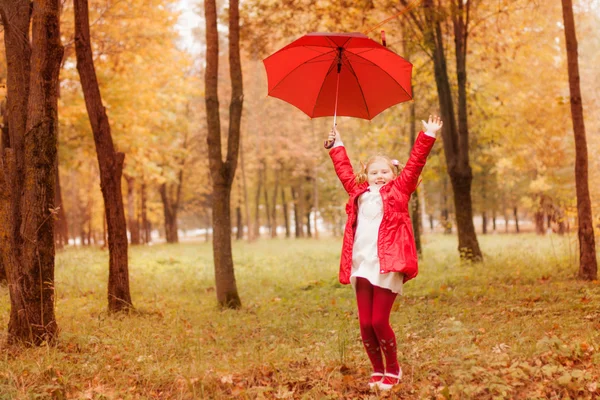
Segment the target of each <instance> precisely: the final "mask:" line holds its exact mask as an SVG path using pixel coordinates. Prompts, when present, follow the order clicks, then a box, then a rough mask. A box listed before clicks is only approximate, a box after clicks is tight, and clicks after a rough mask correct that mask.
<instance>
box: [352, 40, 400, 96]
mask: <svg viewBox="0 0 600 400" xmlns="http://www.w3.org/2000/svg"><path fill="white" fill-rule="evenodd" d="M369 51H370V50H369ZM351 54H353V55H355V56H356V57H359V58H361V59H362V60H364V61H366V62H367V63H368V64H371V65H374V66H376V67H378V65H377V64H375V63H374V62H373V61H371V60H368V59H366V58H364V57H363V56H361V55H360V54H357V53H352V52H351ZM407 62H408V61H407ZM380 69H381V70H382V71H383V72H385V74H386V75H387V76H389V77H390V78H391V79H392V80H393V81H394V82H395V83H396V85H398V86H400V89H402V91H403V92H404V93H406V95H407V96H408V97H409V98H411V99H412V96H411V95H410V94H408V92H407V91H406V89H404V87H402V85H401V84H400V83H398V81H397V80H396V79H395V78H394V77H393V76H392V75H390V74H389V73H388V72H387V71H386V70H385V69H383V68H380ZM355 76H356V75H355ZM356 79H357V80H358V77H357V78H356Z"/></svg>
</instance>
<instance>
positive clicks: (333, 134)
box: [327, 126, 342, 141]
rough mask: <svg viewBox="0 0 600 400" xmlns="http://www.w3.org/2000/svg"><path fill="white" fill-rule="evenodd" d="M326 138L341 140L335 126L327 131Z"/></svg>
mask: <svg viewBox="0 0 600 400" xmlns="http://www.w3.org/2000/svg"><path fill="white" fill-rule="evenodd" d="M327 140H339V141H341V140H342V138H341V137H340V133H339V132H338V130H337V129H336V128H335V126H334V127H333V128H331V131H329V136H328V137H327Z"/></svg>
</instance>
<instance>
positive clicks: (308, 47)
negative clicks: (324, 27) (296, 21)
mask: <svg viewBox="0 0 600 400" xmlns="http://www.w3.org/2000/svg"><path fill="white" fill-rule="evenodd" d="M297 47H304V48H307V49H309V50H312V51H315V52H317V51H316V50H315V49H313V48H312V47H314V46H297ZM317 53H318V52H317ZM330 53H333V50H329V51H326V52H324V53H319V54H318V55H316V56H314V57H313V58H309V59H308V60H306V61H303V62H302V63H300V64H298V65H297V66H296V67H294V68H293V69H291V70H290V71H289V72H288V73H287V74H285V75H284V76H282V77H281V78H280V79H279V82H277V84H276V85H275V86H273V89H271V90H269V93H267V94H269V95H270V94H271V92H273V91H274V90H275V89H276V88H277V86H279V85H280V84H281V83H282V82H283V81H284V80H285V79H286V78H287V77H288V76H290V75H291V74H292V73H293V72H294V71H296V70H297V69H298V68H300V67H302V66H303V65H304V64H309V63H311V62H321V61H313V60H314V59H315V58H317V57H321V56H325V55H328V54H330ZM322 62H331V61H330V60H323V61H322ZM327 73H328V74H329V71H327ZM325 76H327V75H325Z"/></svg>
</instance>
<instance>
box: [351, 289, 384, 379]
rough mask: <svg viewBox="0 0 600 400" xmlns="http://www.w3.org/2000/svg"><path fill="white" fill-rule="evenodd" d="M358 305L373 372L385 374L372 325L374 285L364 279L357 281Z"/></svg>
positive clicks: (359, 317)
mask: <svg viewBox="0 0 600 400" xmlns="http://www.w3.org/2000/svg"><path fill="white" fill-rule="evenodd" d="M356 304H357V305H358V321H359V324H360V336H361V337H362V341H363V344H364V346H365V350H366V351H367V355H368V356H369V360H371V364H372V365H373V371H375V372H380V373H383V372H384V371H385V367H384V365H383V357H382V356H381V348H380V347H379V342H378V340H377V335H376V334H375V330H374V329H373V324H372V310H373V285H371V282H369V281H368V280H366V279H364V278H357V279H356Z"/></svg>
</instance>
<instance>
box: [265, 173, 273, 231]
mask: <svg viewBox="0 0 600 400" xmlns="http://www.w3.org/2000/svg"><path fill="white" fill-rule="evenodd" d="M265 177H266V174H265ZM263 195H264V197H265V214H266V216H267V226H268V227H269V233H270V234H271V235H272V233H273V225H272V224H271V205H270V202H269V192H268V190H267V180H266V179H265V185H264V190H263Z"/></svg>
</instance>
